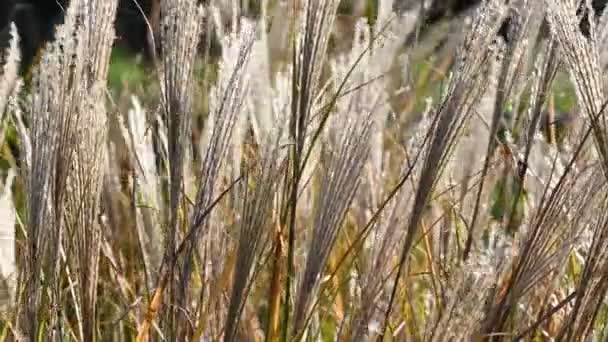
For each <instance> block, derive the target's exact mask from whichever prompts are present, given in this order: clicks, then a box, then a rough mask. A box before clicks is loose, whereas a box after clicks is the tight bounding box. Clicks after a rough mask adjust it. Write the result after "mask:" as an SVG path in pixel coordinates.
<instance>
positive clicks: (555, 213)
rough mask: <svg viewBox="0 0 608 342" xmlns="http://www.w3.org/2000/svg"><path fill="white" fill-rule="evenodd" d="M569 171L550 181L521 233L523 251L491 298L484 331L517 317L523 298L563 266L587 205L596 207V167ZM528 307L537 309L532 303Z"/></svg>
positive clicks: (495, 330)
mask: <svg viewBox="0 0 608 342" xmlns="http://www.w3.org/2000/svg"><path fill="white" fill-rule="evenodd" d="M568 173H569V169H566V170H565V171H564V172H563V173H562V174H560V175H558V176H559V177H560V181H561V182H560V183H559V184H558V185H557V186H556V187H552V185H551V182H547V185H546V188H545V191H546V194H545V196H546V197H545V198H543V199H542V200H541V202H540V204H539V206H538V208H537V210H536V211H535V215H534V216H533V217H532V218H531V221H530V223H529V228H528V230H527V231H526V232H525V233H524V234H522V237H521V240H520V244H521V247H520V251H519V252H518V253H517V255H516V256H515V259H514V262H513V265H512V267H511V271H510V272H509V273H508V274H506V277H505V278H504V279H503V280H502V284H501V285H499V291H498V293H497V294H496V297H495V298H494V299H492V301H493V304H492V305H491V306H490V308H489V310H488V313H487V316H486V319H485V322H484V325H483V327H482V329H483V333H487V334H490V333H500V332H504V329H506V328H507V327H505V324H506V323H507V319H508V317H514V316H513V315H515V314H517V312H518V311H519V310H518V303H519V302H520V300H521V299H522V298H523V297H524V296H525V295H526V294H528V293H529V292H530V291H531V290H532V289H533V288H534V287H536V286H538V284H539V283H540V282H541V281H542V280H544V279H545V278H547V277H548V276H549V275H550V274H551V273H552V272H554V271H558V270H559V268H560V267H563V265H564V264H565V262H566V260H567V257H568V255H569V253H570V252H571V250H572V248H573V246H574V243H575V242H576V241H577V239H578V238H579V237H580V234H581V228H582V227H584V224H581V223H582V222H583V221H584V220H585V219H586V215H585V214H587V213H588V212H587V211H586V208H593V206H594V202H596V200H595V198H594V197H595V196H597V193H595V191H593V190H592V189H593V187H594V186H595V185H593V184H597V174H596V172H594V171H593V170H590V171H589V174H587V175H585V174H578V175H576V176H575V175H568ZM551 177H553V175H551ZM562 180H563V181H562ZM526 309H528V310H531V311H532V310H534V308H532V307H529V308H526Z"/></svg>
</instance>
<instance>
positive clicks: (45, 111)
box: [20, 6, 86, 338]
mask: <svg viewBox="0 0 608 342" xmlns="http://www.w3.org/2000/svg"><path fill="white" fill-rule="evenodd" d="M77 8H78V6H70V7H69V8H68V9H67V13H66V15H65V23H64V24H63V25H61V26H60V27H58V29H57V33H56V41H55V42H53V43H52V44H49V46H48V47H47V50H46V52H45V53H44V54H43V56H42V57H41V62H40V65H39V67H38V71H37V72H36V73H35V75H34V76H33V78H34V80H33V82H34V90H33V94H32V98H31V104H29V118H28V119H29V122H30V128H29V131H28V132H27V133H26V134H27V140H28V141H29V144H25V147H29V148H30V151H24V152H25V153H24V156H25V157H29V158H30V159H29V160H24V163H26V165H27V167H26V168H25V169H24V172H25V175H24V178H25V187H26V192H27V193H26V206H27V220H26V226H27V246H26V248H25V260H27V261H26V266H25V269H24V274H25V275H26V277H27V278H26V280H25V282H26V289H25V291H24V293H23V296H24V298H23V300H24V301H25V303H26V305H25V312H24V313H23V314H24V315H23V316H22V318H21V320H20V325H21V327H22V330H24V331H26V332H27V334H28V335H29V336H30V338H34V336H37V335H38V334H39V333H42V331H40V330H39V327H40V324H42V323H46V324H45V325H46V326H48V328H47V331H46V336H49V337H50V336H52V335H53V334H54V333H55V332H58V331H59V327H58V326H57V324H58V319H59V313H58V310H59V308H60V307H61V305H60V303H61V297H62V294H61V291H60V290H61V287H60V285H59V272H60V263H61V262H60V251H61V250H62V249H63V247H62V243H61V239H62V235H63V226H64V224H63V206H64V203H65V193H66V179H67V175H68V173H69V170H70V168H71V160H72V157H73V152H74V149H75V148H76V145H75V144H74V137H75V126H76V125H75V122H76V120H75V118H74V113H75V112H76V110H77V105H78V99H79V96H81V95H82V94H81V93H79V91H80V89H78V87H77V86H73V85H79V84H80V82H81V81H80V79H81V77H82V74H83V72H82V71H83V68H84V66H85V65H86V63H85V58H86V55H85V53H84V51H83V50H84V49H85V48H86V47H85V46H84V44H83V42H82V41H81V40H76V39H75V37H76V33H77V22H76V17H77V14H78V11H77ZM28 152H29V153H30V155H29V156H28V155H27V153H28ZM41 284H42V285H41ZM45 321H46V322H45Z"/></svg>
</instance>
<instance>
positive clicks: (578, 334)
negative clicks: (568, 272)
mask: <svg viewBox="0 0 608 342" xmlns="http://www.w3.org/2000/svg"><path fill="white" fill-rule="evenodd" d="M596 173H599V172H596ZM599 179H601V178H600V177H598V175H594V179H592V181H591V182H590V183H591V184H590V185H589V187H588V189H593V190H589V192H592V195H593V196H597V197H598V198H597V200H596V203H594V205H593V206H591V205H588V206H587V208H589V209H587V210H591V211H592V212H591V214H592V215H590V216H589V217H590V218H591V222H589V228H588V229H589V234H590V235H591V236H592V238H591V241H590V245H589V246H588V248H586V251H585V252H586V257H585V259H584V268H583V270H582V273H581V274H580V276H579V278H578V279H577V280H576V286H575V288H574V291H573V293H572V295H571V296H569V297H568V298H569V299H570V301H572V306H571V310H570V312H569V313H568V314H567V315H566V317H565V318H564V322H563V324H562V326H561V329H560V330H559V332H558V334H557V337H556V338H557V339H559V340H571V341H574V340H580V339H583V338H584V337H586V336H589V335H590V333H591V331H592V329H593V328H594V325H595V323H596V319H597V318H598V316H599V314H600V313H599V312H600V311H601V310H603V309H605V307H606V303H605V301H604V298H605V297H606V294H607V293H608V275H607V273H606V270H608V252H607V251H606V248H605V246H606V242H607V241H608V216H607V215H606V209H608V207H607V203H608V202H607V198H606V183H605V182H604V181H599Z"/></svg>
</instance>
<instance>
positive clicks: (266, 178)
mask: <svg viewBox="0 0 608 342" xmlns="http://www.w3.org/2000/svg"><path fill="white" fill-rule="evenodd" d="M277 131H278V132H277V133H279V134H277V133H275V134H274V137H272V136H271V138H270V139H273V140H275V142H274V143H272V142H270V141H269V142H268V143H267V144H264V145H265V146H266V147H265V151H263V152H262V155H261V158H262V160H261V162H260V165H256V166H254V168H255V170H254V171H253V172H252V175H251V176H249V177H251V179H252V182H253V183H254V184H253V185H249V184H248V183H249V182H246V181H247V180H248V179H247V178H249V177H246V178H245V179H244V181H245V182H244V183H245V184H244V186H243V188H244V190H243V193H242V194H241V196H242V201H243V208H242V214H241V215H240V223H239V225H240V230H239V239H238V246H237V256H236V263H235V266H234V276H233V280H232V290H231V295H230V304H229V309H228V315H227V318H226V327H225V332H224V340H225V341H234V340H235V338H236V336H237V329H238V323H239V320H240V316H241V313H242V311H243V307H244V305H245V301H246V299H247V296H248V293H249V291H250V287H251V285H252V281H253V277H254V274H255V273H257V269H258V266H257V261H258V260H259V258H260V257H261V253H262V252H263V251H264V247H265V246H266V245H267V244H268V241H269V240H268V239H269V238H270V236H271V235H270V234H269V233H270V232H271V230H270V229H268V228H269V225H268V223H269V220H270V217H271V213H270V211H271V210H272V206H273V198H274V195H275V191H276V189H277V185H278V181H277V180H278V179H280V178H279V175H280V171H281V170H280V169H279V168H278V162H279V160H278V158H279V156H280V154H279V148H280V147H279V144H278V142H279V140H278V139H279V138H280V131H279V130H277ZM251 186H253V187H254V189H253V190H250V189H249V188H250V187H251Z"/></svg>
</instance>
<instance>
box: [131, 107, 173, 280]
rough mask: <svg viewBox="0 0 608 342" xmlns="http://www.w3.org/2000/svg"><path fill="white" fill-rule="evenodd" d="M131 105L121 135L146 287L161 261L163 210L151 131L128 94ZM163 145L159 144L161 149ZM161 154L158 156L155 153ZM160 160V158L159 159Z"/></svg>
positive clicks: (160, 131) (142, 110)
mask: <svg viewBox="0 0 608 342" xmlns="http://www.w3.org/2000/svg"><path fill="white" fill-rule="evenodd" d="M131 102H132V108H131V109H129V111H128V113H127V117H126V120H125V122H124V123H123V122H121V126H120V127H121V131H122V136H123V138H124V139H125V141H126V142H127V147H128V149H129V156H130V157H131V159H132V160H131V164H132V165H134V170H135V174H136V179H135V180H134V181H135V186H136V189H137V191H136V194H135V195H136V196H138V200H139V201H140V202H139V205H137V206H136V208H134V209H135V211H136V214H135V215H136V218H135V220H136V222H135V225H136V227H137V232H138V238H139V240H140V246H141V249H142V254H143V255H142V257H143V260H144V268H145V271H146V272H147V277H148V282H149V285H148V286H150V287H152V286H153V284H154V283H155V282H156V280H157V279H156V277H157V276H158V275H157V274H156V271H157V270H158V268H159V267H160V263H161V261H162V251H163V249H162V246H163V231H162V229H161V224H160V223H161V222H162V217H163V216H162V215H163V213H165V212H166V211H165V210H166V208H164V202H163V201H162V199H161V192H160V188H161V186H162V184H161V181H160V172H159V170H158V168H157V165H156V155H155V152H154V142H153V133H152V132H151V131H149V130H148V128H149V124H148V120H146V113H145V110H144V108H143V107H142V104H141V103H140V100H139V99H138V98H137V97H135V96H133V97H132V98H131ZM157 121H158V123H159V126H160V127H159V134H163V133H164V126H163V125H162V118H158V120H157ZM164 148H165V146H164V144H163V146H162V147H161V149H164ZM159 158H162V157H159ZM163 161H164V159H163Z"/></svg>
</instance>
